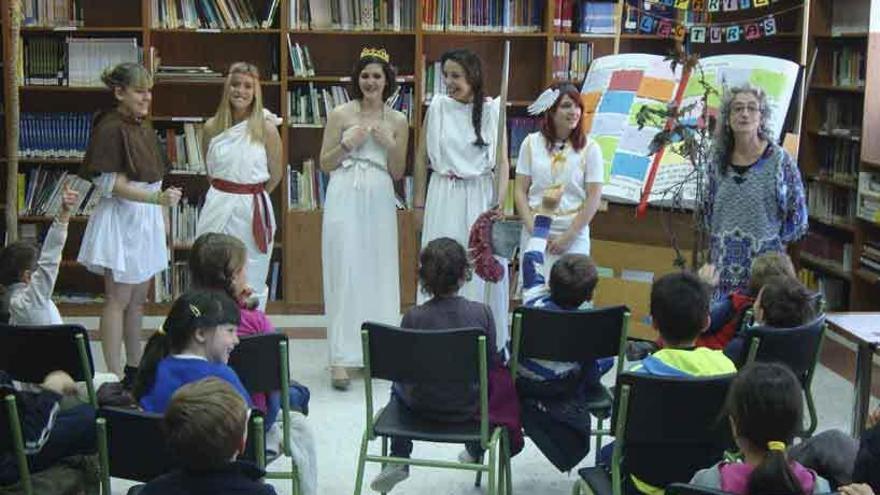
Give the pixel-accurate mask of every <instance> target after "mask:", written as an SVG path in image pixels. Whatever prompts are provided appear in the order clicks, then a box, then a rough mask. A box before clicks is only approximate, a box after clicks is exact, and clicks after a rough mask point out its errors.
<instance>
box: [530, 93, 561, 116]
mask: <svg viewBox="0 0 880 495" xmlns="http://www.w3.org/2000/svg"><path fill="white" fill-rule="evenodd" d="M558 97H559V90H558V89H551V88H547V89H545V90H544V92H543V93H541V96H539V97H538V99H537V100H535V101H533V102H532V104H531V105H529V108H528V112H529V115H540V114H542V113H544V111H545V110H547V109H548V108H550V107H552V106H553V103H554V102H556V98H558Z"/></svg>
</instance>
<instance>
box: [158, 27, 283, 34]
mask: <svg viewBox="0 0 880 495" xmlns="http://www.w3.org/2000/svg"><path fill="white" fill-rule="evenodd" d="M150 32H151V33H168V34H181V33H182V34H279V33H280V32H281V30H280V29H259V28H257V29H254V28H246V29H214V28H150Z"/></svg>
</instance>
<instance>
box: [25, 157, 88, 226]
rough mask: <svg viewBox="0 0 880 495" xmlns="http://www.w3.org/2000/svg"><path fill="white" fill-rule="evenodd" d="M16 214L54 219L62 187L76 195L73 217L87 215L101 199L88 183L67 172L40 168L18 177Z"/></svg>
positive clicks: (58, 210)
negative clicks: (74, 192)
mask: <svg viewBox="0 0 880 495" xmlns="http://www.w3.org/2000/svg"><path fill="white" fill-rule="evenodd" d="M17 179H18V212H19V214H21V215H28V216H30V215H49V216H55V215H57V214H58V213H59V212H60V211H61V198H62V194H61V193H62V191H63V190H64V186H65V185H67V187H69V188H71V189H73V190H75V191H76V192H78V193H79V198H78V200H77V201H78V202H77V204H76V205H74V207H73V208H72V209H71V210H72V212H73V214H74V215H90V214H91V213H92V211H94V209H95V206H96V205H97V204H98V201H99V200H100V199H101V195H100V194H99V193H98V192H97V191H96V189H95V188H94V186H93V185H92V183H91V182H89V181H87V180H84V179H82V178H80V177H77V176H76V175H73V174H71V173H70V172H68V171H66V170H58V169H57V168H54V167H44V166H42V165H40V166H37V167H34V168H32V169H30V170H28V171H27V172H26V173H19V174H18V178H17Z"/></svg>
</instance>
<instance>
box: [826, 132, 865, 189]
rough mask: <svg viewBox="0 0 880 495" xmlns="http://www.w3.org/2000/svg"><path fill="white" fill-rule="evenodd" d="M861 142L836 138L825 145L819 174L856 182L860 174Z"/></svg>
mask: <svg viewBox="0 0 880 495" xmlns="http://www.w3.org/2000/svg"><path fill="white" fill-rule="evenodd" d="M860 153H861V143H860V142H858V141H847V140H843V139H836V140H834V142H833V143H829V144H828V145H827V146H825V147H824V150H823V154H822V160H821V161H820V162H819V174H820V175H822V176H825V177H833V178H836V179H840V180H845V181H852V182H855V181H856V178H857V177H858V175H859V156H860Z"/></svg>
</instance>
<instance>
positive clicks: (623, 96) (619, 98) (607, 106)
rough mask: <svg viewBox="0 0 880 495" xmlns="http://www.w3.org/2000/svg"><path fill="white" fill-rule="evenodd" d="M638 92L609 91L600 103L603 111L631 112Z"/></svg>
mask: <svg viewBox="0 0 880 495" xmlns="http://www.w3.org/2000/svg"><path fill="white" fill-rule="evenodd" d="M635 97H636V94H635V93H633V92H630V91H608V92H607V93H605V97H604V98H602V103H601V104H600V105H599V112H601V113H623V114H627V113H629V109H630V108H631V107H632V102H633V100H634V99H635Z"/></svg>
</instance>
